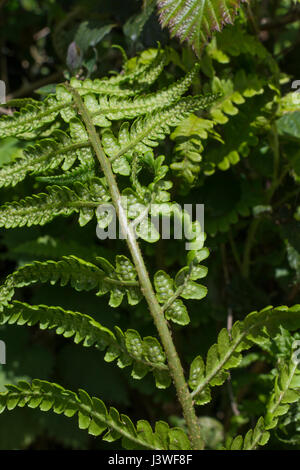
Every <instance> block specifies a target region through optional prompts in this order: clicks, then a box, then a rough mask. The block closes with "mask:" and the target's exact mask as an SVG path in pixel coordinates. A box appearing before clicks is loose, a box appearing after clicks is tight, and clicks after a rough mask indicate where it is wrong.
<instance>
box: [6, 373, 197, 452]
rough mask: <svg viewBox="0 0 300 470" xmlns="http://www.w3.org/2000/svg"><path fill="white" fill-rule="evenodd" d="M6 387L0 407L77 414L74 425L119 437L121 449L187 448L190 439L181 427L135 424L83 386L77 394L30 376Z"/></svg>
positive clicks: (105, 437) (111, 438)
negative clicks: (26, 407) (89, 393)
mask: <svg viewBox="0 0 300 470" xmlns="http://www.w3.org/2000/svg"><path fill="white" fill-rule="evenodd" d="M6 388H7V391H6V392H3V393H0V411H1V412H3V411H4V410H5V409H8V410H13V409H14V408H16V407H24V406H28V407H29V408H38V409H40V410H41V411H50V410H52V411H53V412H54V413H57V414H64V415H65V416H66V417H68V418H71V417H72V416H74V415H78V426H79V428H80V429H86V430H87V431H88V432H89V434H91V435H93V436H100V435H101V434H103V433H104V432H105V434H104V435H103V437H102V439H103V440H104V441H107V442H114V441H116V440H118V439H122V446H123V447H124V448H125V449H161V450H168V449H170V450H189V449H190V443H189V440H188V437H187V436H186V434H185V432H184V431H183V430H182V429H181V428H169V426H168V424H167V423H165V422H163V421H158V422H157V423H156V425H155V430H154V431H153V430H152V427H151V426H150V424H149V423H148V422H147V421H144V420H140V421H138V422H137V424H136V426H134V424H133V423H132V421H131V420H130V418H128V416H126V415H123V414H121V415H120V414H119V412H118V411H117V410H116V409H115V408H110V410H109V411H108V410H107V408H106V406H105V404H104V403H103V401H102V400H100V399H99V398H95V397H93V398H91V397H90V396H89V395H88V394H87V393H86V392H85V391H84V390H79V391H78V394H76V393H74V392H72V391H70V390H66V389H64V388H63V387H61V386H60V385H57V384H55V383H50V382H46V381H44V380H33V381H32V383H27V382H25V381H20V382H19V383H18V385H7V386H6Z"/></svg>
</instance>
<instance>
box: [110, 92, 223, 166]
mask: <svg viewBox="0 0 300 470" xmlns="http://www.w3.org/2000/svg"><path fill="white" fill-rule="evenodd" d="M215 98H216V97H215V96H214V95H209V96H204V97H197V96H196V97H187V98H183V99H181V100H180V101H178V102H177V103H176V104H175V105H173V106H170V107H168V108H166V109H163V110H161V111H159V112H155V113H153V114H152V113H151V114H149V115H146V117H144V118H139V119H137V120H136V121H135V122H134V123H133V124H132V126H131V128H129V123H126V122H125V123H123V124H122V126H121V128H120V130H119V135H118V138H116V137H115V136H114V135H113V133H112V131H111V130H105V131H104V132H103V135H102V143H103V147H104V150H105V152H106V153H107V155H108V156H109V157H112V158H113V159H118V158H120V156H123V155H124V156H126V157H132V155H133V152H138V153H141V154H143V153H145V152H147V151H148V150H151V148H152V147H156V146H157V145H158V144H159V140H161V139H163V138H164V136H165V135H166V134H168V133H169V131H170V127H173V126H176V125H178V124H179V122H180V121H181V120H182V119H184V118H185V117H187V116H188V115H189V114H190V113H192V112H193V111H197V110H201V109H205V108H206V107H207V106H209V104H210V103H212V102H213V101H214V100H215Z"/></svg>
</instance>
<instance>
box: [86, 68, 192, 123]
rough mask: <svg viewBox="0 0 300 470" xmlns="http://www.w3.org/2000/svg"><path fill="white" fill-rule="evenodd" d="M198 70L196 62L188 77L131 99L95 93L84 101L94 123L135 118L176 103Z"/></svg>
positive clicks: (87, 96)
mask: <svg viewBox="0 0 300 470" xmlns="http://www.w3.org/2000/svg"><path fill="white" fill-rule="evenodd" d="M198 70H199V64H196V65H195V67H194V68H193V69H192V71H191V72H189V73H188V74H187V75H186V77H184V78H183V79H181V80H179V81H178V82H175V83H174V84H172V85H171V86H169V87H168V88H166V89H164V90H161V91H158V92H157V93H152V94H149V95H141V96H137V97H135V98H133V99H131V100H129V99H124V98H122V99H120V98H118V97H114V96H109V97H108V96H105V95H100V96H99V98H97V97H96V96H95V95H94V94H88V95H86V96H85V97H84V103H85V105H86V107H87V109H88V110H89V112H90V114H91V116H92V119H93V123H94V125H98V126H100V127H108V126H110V121H112V120H120V119H133V118H136V117H138V116H140V115H143V114H147V113H151V112H154V111H155V110H156V109H161V108H164V107H166V106H170V105H171V104H172V103H175V102H176V101H177V100H178V99H179V98H180V97H181V96H182V95H183V94H184V93H185V92H186V91H187V90H188V88H189V86H190V85H191V83H192V81H193V79H194V78H195V76H196V74H197V72H198Z"/></svg>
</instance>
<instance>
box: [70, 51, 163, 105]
mask: <svg viewBox="0 0 300 470" xmlns="http://www.w3.org/2000/svg"><path fill="white" fill-rule="evenodd" d="M145 52H147V51H145ZM166 62H167V54H166V53H165V52H164V51H163V50H162V49H158V50H157V52H156V55H155V56H154V57H153V58H152V60H150V61H149V60H148V61H146V63H143V61H142V60H139V59H137V60H136V64H135V67H134V68H133V70H126V64H125V73H123V74H118V75H113V76H111V77H109V78H106V79H105V78H104V79H95V80H90V79H86V80H83V81H82V80H78V79H76V78H72V79H71V81H70V85H71V86H72V87H73V88H75V89H76V90H77V91H78V93H79V94H80V95H82V96H83V95H87V94H90V93H93V94H96V95H109V96H120V97H124V96H127V97H129V96H135V95H136V94H137V93H138V92H139V91H143V89H145V88H148V87H149V86H150V85H152V83H154V82H155V80H156V79H157V78H158V76H159V75H160V74H161V72H162V70H163V69H164V67H165V65H166Z"/></svg>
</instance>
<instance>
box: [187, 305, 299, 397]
mask: <svg viewBox="0 0 300 470" xmlns="http://www.w3.org/2000/svg"><path fill="white" fill-rule="evenodd" d="M280 326H282V327H283V328H286V329H287V330H291V331H292V330H295V329H297V328H299V327H300V305H295V306H293V307H290V308H289V307H284V306H282V307H276V308H273V307H266V308H265V309H263V310H261V311H259V312H253V313H250V314H249V315H247V317H246V318H245V320H243V321H241V322H240V321H238V322H236V323H235V324H234V325H233V327H232V330H231V336H229V333H228V331H227V330H226V329H225V328H223V329H222V330H221V331H220V333H219V335H218V342H217V344H214V345H213V346H211V348H210V349H209V351H208V353H207V359H206V364H205V363H204V361H203V359H202V358H200V356H198V357H197V358H195V359H194V361H193V363H192V365H191V370H190V386H191V388H192V390H193V392H192V395H193V396H194V398H195V402H196V403H198V404H203V403H204V402H203V396H205V397H206V401H205V402H206V403H207V401H210V397H209V389H210V387H213V386H216V385H222V384H223V383H224V381H225V380H226V378H227V377H228V372H227V370H228V369H231V368H234V367H237V366H238V365H239V364H240V362H241V359H242V355H241V352H242V351H243V350H247V349H249V348H250V347H251V346H252V345H253V344H258V345H260V344H263V343H264V341H265V339H266V338H268V337H273V336H274V335H275V334H276V333H277V332H279V331H280Z"/></svg>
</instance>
